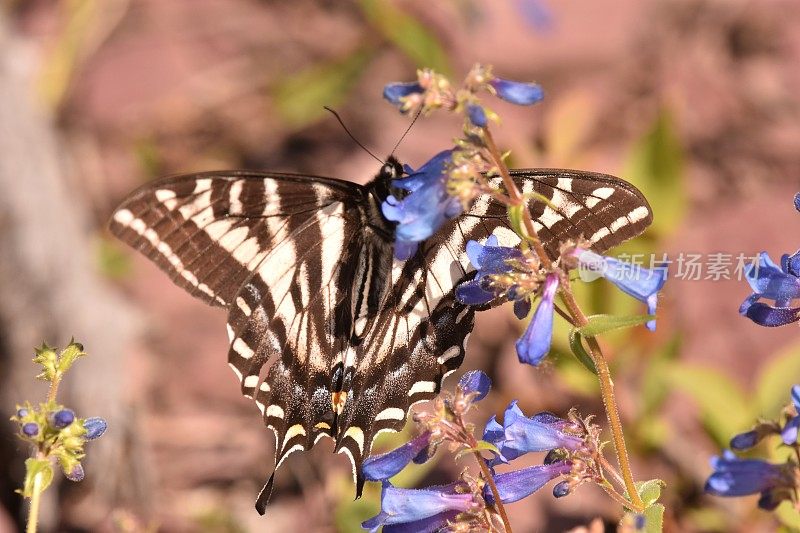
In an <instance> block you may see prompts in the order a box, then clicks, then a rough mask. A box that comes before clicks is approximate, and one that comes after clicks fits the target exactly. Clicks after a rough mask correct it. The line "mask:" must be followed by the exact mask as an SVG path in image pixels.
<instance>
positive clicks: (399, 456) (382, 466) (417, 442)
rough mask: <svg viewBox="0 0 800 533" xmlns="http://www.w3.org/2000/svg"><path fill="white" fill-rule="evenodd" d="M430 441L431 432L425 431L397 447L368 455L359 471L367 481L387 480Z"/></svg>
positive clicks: (413, 458) (426, 446)
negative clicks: (378, 453)
mask: <svg viewBox="0 0 800 533" xmlns="http://www.w3.org/2000/svg"><path fill="white" fill-rule="evenodd" d="M430 442H431V433H430V431H426V432H425V433H422V434H421V435H419V436H417V437H415V438H413V439H411V440H410V441H409V442H407V443H405V444H403V445H402V446H400V447H399V448H395V449H394V450H392V451H390V452H386V453H383V454H380V455H373V456H372V457H368V458H367V459H366V460H365V461H364V464H363V466H362V467H361V472H362V474H363V475H364V478H365V479H367V480H369V481H383V480H387V479H389V478H390V477H393V476H394V475H396V474H397V473H398V472H400V471H401V470H402V469H403V468H405V467H406V465H408V463H410V462H411V461H412V460H415V458H416V457H417V456H418V455H419V454H420V453H421V452H423V451H424V450H425V449H426V448H428V445H429V444H430ZM414 462H417V461H414Z"/></svg>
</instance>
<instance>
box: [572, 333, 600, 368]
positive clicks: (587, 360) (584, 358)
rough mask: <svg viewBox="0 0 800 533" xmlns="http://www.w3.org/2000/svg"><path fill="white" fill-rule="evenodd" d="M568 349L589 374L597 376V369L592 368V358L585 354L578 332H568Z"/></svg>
mask: <svg viewBox="0 0 800 533" xmlns="http://www.w3.org/2000/svg"><path fill="white" fill-rule="evenodd" d="M569 348H570V350H572V353H573V355H575V358H576V359H577V360H578V361H579V362H580V363H581V364H582V365H583V366H585V367H586V369H587V370H589V372H591V373H592V374H594V375H597V368H596V367H595V366H594V361H592V356H591V355H589V354H588V353H587V352H586V349H584V347H583V341H582V340H581V334H580V333H578V330H577V329H575V328H573V329H572V330H571V331H570V332H569Z"/></svg>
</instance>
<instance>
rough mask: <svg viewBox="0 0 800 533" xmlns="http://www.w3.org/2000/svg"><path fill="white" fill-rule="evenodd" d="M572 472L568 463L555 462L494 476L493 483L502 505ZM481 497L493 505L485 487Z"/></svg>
mask: <svg viewBox="0 0 800 533" xmlns="http://www.w3.org/2000/svg"><path fill="white" fill-rule="evenodd" d="M571 470H572V463H571V462H570V461H556V462H555V463H552V464H549V465H537V466H530V467H528V468H521V469H519V470H513V471H511V472H504V473H502V474H495V475H494V476H492V477H493V479H494V483H495V485H496V486H497V493H498V495H499V496H500V500H501V501H502V502H503V503H514V502H516V501H519V500H521V499H522V498H526V497H528V496H530V495H531V494H533V493H534V492H536V491H537V490H539V489H541V488H542V487H544V486H545V485H546V484H547V483H548V482H549V481H552V480H553V479H555V478H557V477H559V476H563V475H565V474H569V473H570V471H571ZM483 497H484V499H485V500H486V502H487V503H489V504H490V505H491V504H494V496H493V495H492V492H491V489H490V488H489V486H488V485H487V486H486V487H484V489H483Z"/></svg>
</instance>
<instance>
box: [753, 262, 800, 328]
mask: <svg viewBox="0 0 800 533" xmlns="http://www.w3.org/2000/svg"><path fill="white" fill-rule="evenodd" d="M745 278H746V279H747V282H748V283H749V284H750V288H751V289H753V294H751V295H750V296H748V297H747V298H746V299H745V301H744V302H742V305H741V307H740V308H739V313H741V314H742V315H744V316H746V317H747V318H749V319H750V320H752V321H753V322H755V323H756V324H759V325H761V326H767V327H776V326H784V325H786V324H791V323H792V322H797V321H798V320H800V308H798V307H795V308H793V307H789V303H790V302H791V301H792V300H794V299H797V298H800V252H797V253H795V254H794V255H791V256H789V255H784V256H783V257H782V258H781V266H778V265H776V264H775V263H774V262H773V261H772V259H770V257H769V255H768V254H767V253H766V252H761V254H759V256H758V264H757V265H750V266H748V268H747V270H746V271H745ZM761 298H764V299H766V300H773V301H774V302H775V304H774V305H768V304H765V303H763V302H759V300H760V299H761Z"/></svg>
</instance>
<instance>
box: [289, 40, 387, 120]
mask: <svg viewBox="0 0 800 533" xmlns="http://www.w3.org/2000/svg"><path fill="white" fill-rule="evenodd" d="M374 52H375V51H374V49H372V48H370V47H366V46H365V47H362V48H360V49H357V50H355V51H354V52H353V53H351V54H350V55H349V56H347V57H345V58H344V59H343V60H341V61H333V62H329V63H323V64H318V65H314V66H312V67H310V68H308V69H306V70H304V71H302V72H300V73H298V74H294V75H292V76H289V77H286V78H284V79H283V80H281V81H280V82H279V83H277V84H276V86H275V87H274V92H273V97H274V100H275V105H276V106H277V109H278V112H279V113H280V115H281V116H282V117H283V119H284V120H285V121H286V122H287V123H288V124H289V125H290V126H292V127H295V128H299V127H302V126H305V125H306V124H308V123H310V122H312V121H314V120H316V119H317V118H319V117H320V116H322V114H323V113H325V109H324V108H323V106H326V105H327V106H337V105H339V104H340V103H341V102H343V101H344V99H345V98H346V97H347V94H348V93H349V92H350V89H351V88H352V87H353V85H355V83H356V81H357V80H358V78H359V76H360V75H361V73H362V72H363V71H364V68H365V67H366V65H367V63H368V62H369V60H370V59H371V58H372V55H373V54H374Z"/></svg>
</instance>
